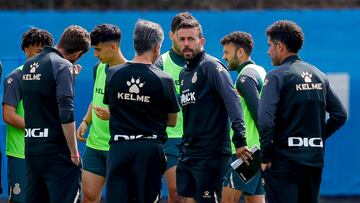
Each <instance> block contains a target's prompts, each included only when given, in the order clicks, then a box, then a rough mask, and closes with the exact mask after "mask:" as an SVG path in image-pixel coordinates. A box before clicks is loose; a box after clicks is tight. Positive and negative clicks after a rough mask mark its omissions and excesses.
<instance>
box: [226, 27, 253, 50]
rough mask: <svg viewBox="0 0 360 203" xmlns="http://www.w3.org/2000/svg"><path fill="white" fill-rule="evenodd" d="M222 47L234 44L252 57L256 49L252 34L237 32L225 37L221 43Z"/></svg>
mask: <svg viewBox="0 0 360 203" xmlns="http://www.w3.org/2000/svg"><path fill="white" fill-rule="evenodd" d="M220 43H221V45H223V46H224V45H227V44H230V43H233V44H234V45H235V46H236V47H238V48H239V47H241V48H243V49H244V51H245V53H246V54H247V55H249V56H250V54H251V52H252V49H253V47H254V41H253V38H252V36H251V34H249V33H246V32H240V31H235V32H232V33H230V34H227V35H225V36H224V37H223V38H222V39H221V41H220Z"/></svg>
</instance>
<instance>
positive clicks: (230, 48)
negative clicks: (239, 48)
mask: <svg viewBox="0 0 360 203" xmlns="http://www.w3.org/2000/svg"><path fill="white" fill-rule="evenodd" d="M235 48H236V47H235V44H234V43H232V42H230V43H228V44H225V45H224V47H223V49H224V50H227V51H233V50H235Z"/></svg>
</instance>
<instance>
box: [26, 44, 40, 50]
mask: <svg viewBox="0 0 360 203" xmlns="http://www.w3.org/2000/svg"><path fill="white" fill-rule="evenodd" d="M27 48H28V49H31V50H36V49H42V48H43V45H40V44H31V45H29V46H28V47H27Z"/></svg>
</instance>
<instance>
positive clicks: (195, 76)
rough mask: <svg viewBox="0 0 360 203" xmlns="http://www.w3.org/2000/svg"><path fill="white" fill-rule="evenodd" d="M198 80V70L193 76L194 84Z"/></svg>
mask: <svg viewBox="0 0 360 203" xmlns="http://www.w3.org/2000/svg"><path fill="white" fill-rule="evenodd" d="M196 81H197V72H195V73H194V75H193V77H192V78H191V82H192V83H193V84H194V83H196Z"/></svg>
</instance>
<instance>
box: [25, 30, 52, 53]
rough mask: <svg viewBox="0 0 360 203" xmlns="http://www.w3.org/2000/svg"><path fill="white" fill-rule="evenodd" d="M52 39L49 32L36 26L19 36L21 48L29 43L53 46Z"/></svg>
mask: <svg viewBox="0 0 360 203" xmlns="http://www.w3.org/2000/svg"><path fill="white" fill-rule="evenodd" d="M53 44H54V39H53V37H52V35H51V34H50V32H48V31H47V30H42V29H38V28H30V29H29V30H28V31H26V32H25V33H24V34H23V35H22V38H21V49H22V50H24V48H27V47H29V46H30V45H38V46H53Z"/></svg>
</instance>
